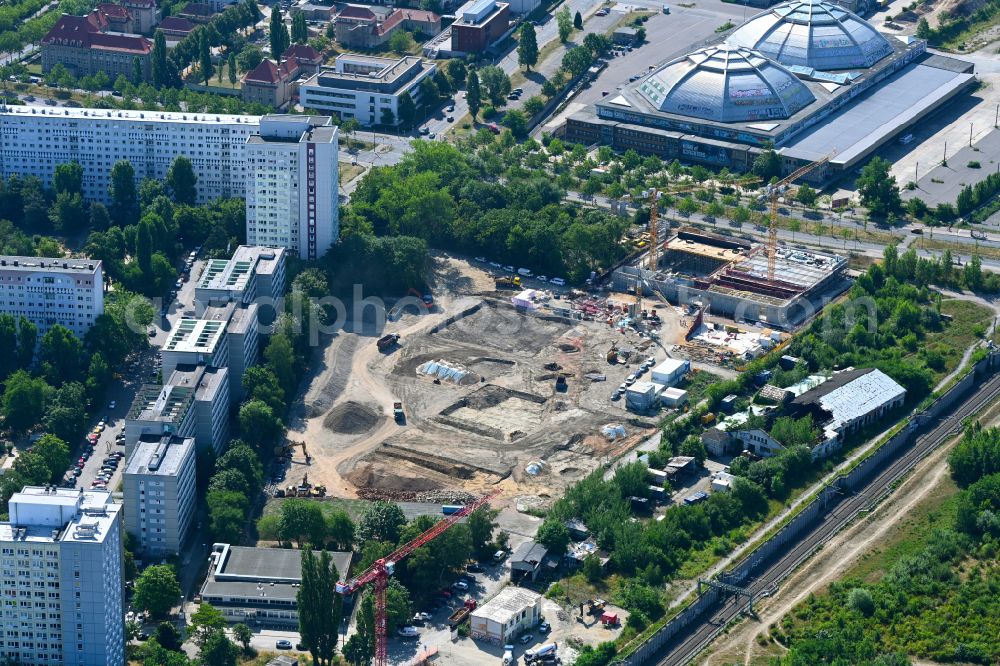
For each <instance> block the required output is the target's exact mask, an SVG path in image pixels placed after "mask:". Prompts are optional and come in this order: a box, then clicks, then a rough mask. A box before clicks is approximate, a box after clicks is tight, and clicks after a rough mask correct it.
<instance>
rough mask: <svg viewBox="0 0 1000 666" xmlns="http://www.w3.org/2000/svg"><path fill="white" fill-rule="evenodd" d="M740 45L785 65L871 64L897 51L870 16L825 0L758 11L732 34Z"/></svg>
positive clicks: (730, 39)
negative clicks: (758, 12) (868, 17)
mask: <svg viewBox="0 0 1000 666" xmlns="http://www.w3.org/2000/svg"><path fill="white" fill-rule="evenodd" d="M726 41H728V42H729V43H730V44H733V45H735V46H742V47H743V48H748V49H753V50H755V51H760V52H761V53H763V54H764V55H766V56H767V57H768V58H773V59H774V60H777V61H778V62H780V63H781V64H783V65H789V66H791V65H801V66H803V67H812V68H814V69H819V70H836V69H850V68H854V67H871V66H872V65H874V64H875V63H876V62H878V61H879V60H881V59H882V58H884V57H886V56H887V55H889V54H890V53H892V47H891V46H890V45H889V42H888V41H887V40H886V38H885V37H883V36H882V35H881V34H880V33H879V32H878V31H877V30H875V28H873V27H872V26H871V25H870V24H869V23H868V22H867V21H865V20H864V19H862V18H861V17H859V16H857V15H856V14H852V13H851V12H849V11H847V10H846V9H844V8H843V7H838V6H837V5H834V4H831V3H829V2H824V1H823V0H788V1H787V2H782V3H781V4H778V5H775V6H774V7H772V8H771V9H769V10H767V11H766V12H763V13H760V14H758V15H757V16H754V17H753V18H751V19H750V20H749V21H747V22H746V23H744V24H743V25H742V26H740V27H739V28H737V29H736V30H734V31H733V32H732V34H730V35H729V37H728V39H727V40H726Z"/></svg>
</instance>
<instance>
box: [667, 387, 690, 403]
mask: <svg viewBox="0 0 1000 666" xmlns="http://www.w3.org/2000/svg"><path fill="white" fill-rule="evenodd" d="M687 395H688V394H687V391H684V390H683V389H679V388H673V387H670V388H668V389H665V390H664V391H663V393H661V394H660V401H661V402H662V403H663V406H664V407H680V406H681V405H683V404H684V403H685V402H687Z"/></svg>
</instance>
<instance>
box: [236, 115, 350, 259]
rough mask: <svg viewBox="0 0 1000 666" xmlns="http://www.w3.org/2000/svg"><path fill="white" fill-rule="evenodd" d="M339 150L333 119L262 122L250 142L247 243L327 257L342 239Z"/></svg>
mask: <svg viewBox="0 0 1000 666" xmlns="http://www.w3.org/2000/svg"><path fill="white" fill-rule="evenodd" d="M338 150H339V141H338V133H337V127H336V126H335V125H333V121H332V118H329V117H317V116H265V117H263V118H261V121H260V134H259V135H256V136H252V137H250V140H249V143H248V144H247V161H248V165H249V178H248V180H247V188H246V192H247V243H249V244H250V245H270V246H277V247H287V248H289V249H290V250H291V251H292V252H294V253H296V254H297V255H298V256H299V257H301V258H303V259H316V258H317V257H322V256H323V255H324V254H326V251H327V250H329V249H330V246H331V245H333V243H334V242H335V241H336V240H337V237H338V236H339V235H340V214H339V210H338V208H339V205H340V202H339V197H338V193H337V188H338V178H339V173H338V160H337V156H338Z"/></svg>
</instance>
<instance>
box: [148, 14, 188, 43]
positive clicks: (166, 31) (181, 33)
mask: <svg viewBox="0 0 1000 666" xmlns="http://www.w3.org/2000/svg"><path fill="white" fill-rule="evenodd" d="M195 27H197V26H195V24H194V23H192V22H191V21H189V20H187V19H186V18H181V17H179V16H168V17H166V18H165V19H163V20H162V21H160V24H159V25H158V26H156V29H157V30H159V31H160V32H162V33H163V36H164V38H166V40H167V41H168V42H171V41H175V42H176V41H180V40H182V39H184V38H185V37H187V36H188V35H190V34H191V32H192V31H194V29H195Z"/></svg>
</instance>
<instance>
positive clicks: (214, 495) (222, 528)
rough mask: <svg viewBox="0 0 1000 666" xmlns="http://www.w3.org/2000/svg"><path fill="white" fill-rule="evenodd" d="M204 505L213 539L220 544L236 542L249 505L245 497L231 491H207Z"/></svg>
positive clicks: (240, 533) (241, 530)
mask: <svg viewBox="0 0 1000 666" xmlns="http://www.w3.org/2000/svg"><path fill="white" fill-rule="evenodd" d="M205 503H206V504H207V505H208V519H209V531H210V532H211V533H212V536H213V538H214V539H215V540H216V541H218V542H220V543H236V542H238V541H239V539H240V536H241V535H242V533H243V521H244V519H245V518H246V509H247V505H248V504H249V502H248V500H247V497H246V495H244V494H242V493H239V492H235V491H232V490H221V489H220V490H209V491H208V493H207V494H206V495H205Z"/></svg>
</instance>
